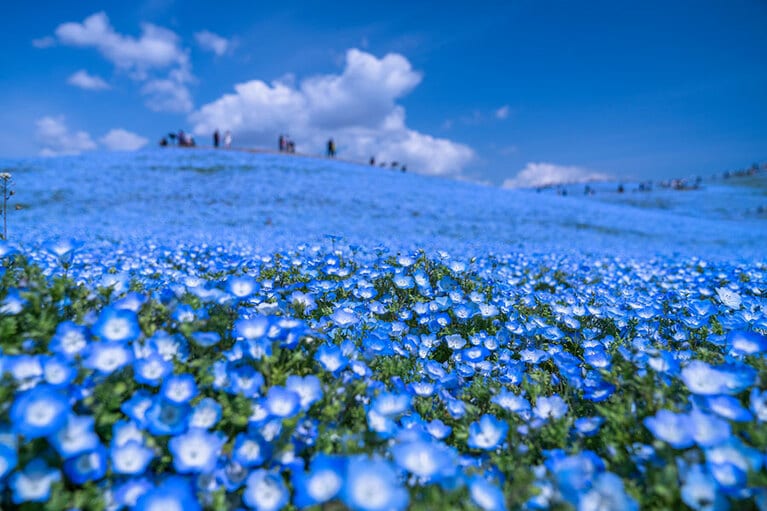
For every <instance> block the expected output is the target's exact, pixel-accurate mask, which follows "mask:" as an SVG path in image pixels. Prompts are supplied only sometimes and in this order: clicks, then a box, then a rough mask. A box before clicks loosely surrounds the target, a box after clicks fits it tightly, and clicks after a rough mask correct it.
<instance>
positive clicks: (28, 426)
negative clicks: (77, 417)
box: [11, 384, 69, 439]
mask: <svg viewBox="0 0 767 511" xmlns="http://www.w3.org/2000/svg"><path fill="white" fill-rule="evenodd" d="M68 413H69V404H68V400H67V398H66V396H64V395H62V394H61V393H60V392H59V391H58V390H57V389H56V388H55V387H52V386H50V385H46V384H41V385H38V386H36V387H34V388H33V389H31V390H28V391H26V392H24V393H22V394H20V395H19V396H17V397H16V400H15V401H14V402H13V405H11V424H12V426H13V429H14V431H15V432H16V433H17V434H19V435H23V436H24V437H25V438H27V439H32V438H39V437H43V436H48V435H52V434H54V433H56V432H57V431H58V430H59V429H61V428H62V427H63V426H64V425H65V424H66V421H67V415H68Z"/></svg>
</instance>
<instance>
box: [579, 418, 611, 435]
mask: <svg viewBox="0 0 767 511" xmlns="http://www.w3.org/2000/svg"><path fill="white" fill-rule="evenodd" d="M604 422H605V419H604V418H603V417H581V418H579V419H575V422H574V423H573V426H574V427H575V430H576V431H577V432H578V434H580V435H583V436H586V437H589V436H594V435H596V434H597V433H598V432H599V428H600V427H601V426H602V424H604Z"/></svg>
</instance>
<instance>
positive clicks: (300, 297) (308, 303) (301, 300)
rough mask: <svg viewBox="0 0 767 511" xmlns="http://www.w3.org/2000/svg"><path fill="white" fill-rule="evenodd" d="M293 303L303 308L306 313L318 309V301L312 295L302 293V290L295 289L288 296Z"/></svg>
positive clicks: (296, 306) (294, 305)
mask: <svg viewBox="0 0 767 511" xmlns="http://www.w3.org/2000/svg"><path fill="white" fill-rule="evenodd" d="M288 300H289V301H290V303H291V305H293V307H295V308H300V309H301V310H303V312H304V314H311V313H312V312H313V311H314V310H315V309H317V303H316V302H315V301H314V298H313V297H312V295H310V294H307V293H302V292H300V291H294V292H293V293H292V294H291V295H290V297H289V298H288Z"/></svg>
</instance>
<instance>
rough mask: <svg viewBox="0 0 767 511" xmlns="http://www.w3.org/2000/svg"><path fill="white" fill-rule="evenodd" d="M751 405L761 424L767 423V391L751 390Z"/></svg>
mask: <svg viewBox="0 0 767 511" xmlns="http://www.w3.org/2000/svg"><path fill="white" fill-rule="evenodd" d="M749 404H750V405H751V411H752V412H754V415H756V418H757V419H759V422H767V390H765V391H760V390H759V389H757V388H756V387H754V388H753V389H751V394H750V395H749Z"/></svg>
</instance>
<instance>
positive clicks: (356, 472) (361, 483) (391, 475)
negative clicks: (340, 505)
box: [341, 456, 409, 511]
mask: <svg viewBox="0 0 767 511" xmlns="http://www.w3.org/2000/svg"><path fill="white" fill-rule="evenodd" d="M341 500H342V501H343V502H344V504H346V505H347V506H348V507H349V508H350V509H352V510H353V511H397V510H402V509H405V508H406V507H407V505H408V502H409V495H408V492H407V490H406V489H405V488H403V487H402V486H400V483H399V481H398V477H397V473H396V472H395V471H394V469H393V468H392V467H391V465H389V463H387V462H386V461H384V460H381V459H370V458H368V457H366V456H354V457H352V458H350V459H349V461H348V465H347V468H346V481H345V484H344V487H343V489H342V493H341Z"/></svg>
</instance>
